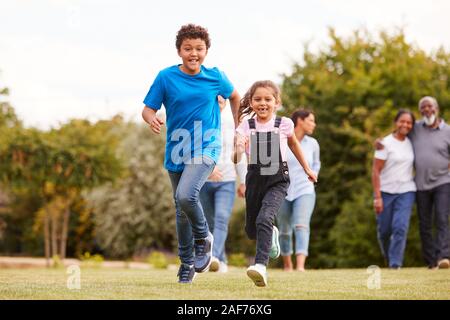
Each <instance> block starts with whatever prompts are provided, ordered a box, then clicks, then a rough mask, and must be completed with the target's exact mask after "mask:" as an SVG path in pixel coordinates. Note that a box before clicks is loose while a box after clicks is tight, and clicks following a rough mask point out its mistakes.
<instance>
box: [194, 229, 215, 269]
mask: <svg viewBox="0 0 450 320" xmlns="http://www.w3.org/2000/svg"><path fill="white" fill-rule="evenodd" d="M213 242H214V237H213V235H212V233H211V232H209V233H208V236H207V237H206V238H204V239H199V240H195V241H194V249H195V257H194V268H195V272H198V273H201V272H205V271H208V270H209V266H210V265H211V257H212V248H213Z"/></svg>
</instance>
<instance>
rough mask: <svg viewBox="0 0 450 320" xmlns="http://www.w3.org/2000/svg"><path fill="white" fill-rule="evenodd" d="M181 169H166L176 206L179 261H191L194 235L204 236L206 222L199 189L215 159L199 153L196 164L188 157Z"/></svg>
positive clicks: (205, 233)
mask: <svg viewBox="0 0 450 320" xmlns="http://www.w3.org/2000/svg"><path fill="white" fill-rule="evenodd" d="M192 162H193V163H192V164H186V165H185V167H184V170H183V171H182V172H171V171H169V177H170V182H171V183H172V191H173V198H174V202H175V210H176V225H177V236H178V255H179V256H180V260H181V262H182V263H186V264H190V265H192V264H193V263H194V253H193V251H194V238H195V239H204V238H206V237H207V236H208V231H209V229H208V223H207V222H206V218H205V215H204V213H203V208H202V205H201V203H200V189H201V188H202V187H203V185H204V184H205V182H206V180H207V179H208V176H209V175H210V174H211V172H212V170H213V169H214V166H215V163H214V160H212V159H211V158H209V157H203V160H202V161H201V163H200V164H197V162H199V161H198V160H197V161H192Z"/></svg>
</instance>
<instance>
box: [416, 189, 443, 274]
mask: <svg viewBox="0 0 450 320" xmlns="http://www.w3.org/2000/svg"><path fill="white" fill-rule="evenodd" d="M417 212H418V214H419V227H420V239H421V242H422V254H423V258H424V259H425V263H426V264H427V265H428V266H429V267H435V266H436V265H437V262H438V261H439V260H441V259H443V258H449V257H450V250H449V228H448V216H449V212H450V183H446V184H443V185H440V186H437V187H435V188H433V189H431V190H427V191H417ZM433 219H434V224H435V226H436V237H434V238H433Z"/></svg>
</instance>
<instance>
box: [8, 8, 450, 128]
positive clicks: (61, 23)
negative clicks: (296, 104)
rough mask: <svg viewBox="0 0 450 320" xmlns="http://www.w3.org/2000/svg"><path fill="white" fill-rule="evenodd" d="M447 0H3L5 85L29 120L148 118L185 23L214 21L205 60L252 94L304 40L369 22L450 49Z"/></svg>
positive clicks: (42, 124)
mask: <svg viewBox="0 0 450 320" xmlns="http://www.w3.org/2000/svg"><path fill="white" fill-rule="evenodd" d="M449 12H450V1H447V0H377V1H373V0H372V1H368V0H359V1H358V0H315V1H304V0H272V1H265V0H239V1H237V0H227V1H220V3H219V1H212V0H209V1H207V0H204V1H198V0H191V1H182V0H176V1H171V0H165V1H148V0H142V1H141V0H129V1H116V0H81V1H75V0H40V1H31V0H2V1H1V2H0V88H1V87H5V86H6V87H8V88H9V89H10V92H11V94H10V97H9V99H8V100H9V101H10V102H11V104H12V105H13V106H14V108H15V109H16V112H17V113H18V115H19V117H20V118H21V119H22V120H23V121H24V122H25V124H26V125H27V126H35V127H39V128H43V129H47V128H49V127H56V126H58V125H59V124H60V123H64V122H66V121H67V120H68V119H69V118H73V117H83V118H89V119H92V120H97V119H100V118H101V119H103V118H109V117H111V116H112V115H114V114H116V113H122V114H123V115H124V116H125V117H126V118H127V119H135V120H137V121H140V113H141V111H142V107H143V104H142V100H143V98H144V96H145V95H146V93H147V91H148V89H149V86H150V84H151V83H152V81H153V79H154V78H155V76H156V74H157V72H158V71H159V70H160V69H163V68H165V67H167V66H170V65H174V64H177V63H179V61H180V58H179V57H178V55H177V52H176V49H175V35H176V33H177V31H178V29H179V28H180V26H181V25H183V24H186V23H195V24H200V25H203V26H205V27H206V28H208V30H209V32H210V36H211V39H212V46H211V49H210V50H209V53H208V56H207V58H206V60H205V63H204V65H205V66H208V67H212V66H217V67H219V68H220V69H222V70H223V71H225V73H226V74H227V75H228V77H229V78H230V80H231V81H232V82H233V84H234V85H235V87H236V89H237V90H238V91H239V92H240V93H241V95H242V94H244V93H245V91H246V90H247V88H248V87H249V86H250V85H251V84H252V83H253V82H254V81H256V80H261V79H272V80H274V81H276V82H279V81H280V79H281V78H280V74H282V73H289V72H290V69H291V66H292V63H293V62H294V61H300V59H301V57H302V52H303V44H304V43H305V42H310V43H311V44H312V45H313V47H316V48H317V47H323V46H325V45H326V44H327V43H328V41H329V40H328V37H327V30H328V27H330V26H331V27H334V28H335V29H336V30H337V33H338V34H339V35H348V34H349V33H350V32H351V31H352V30H355V29H358V28H361V27H366V28H368V29H369V30H370V31H372V32H376V31H377V30H380V29H385V30H388V31H389V30H394V29H395V28H397V27H404V29H405V32H406V35H407V40H408V41H410V42H413V43H415V44H417V45H419V46H420V47H421V48H423V49H425V50H426V51H428V52H430V51H431V50H436V49H437V48H438V47H439V46H444V47H445V48H446V49H447V50H449V49H450V36H449V31H450V19H448V14H449Z"/></svg>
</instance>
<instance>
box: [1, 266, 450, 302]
mask: <svg viewBox="0 0 450 320" xmlns="http://www.w3.org/2000/svg"><path fill="white" fill-rule="evenodd" d="M69 276H70V275H69V274H67V273H66V269H63V268H61V269H38V268H36V269H0V299H165V300H172V299H176V300H178V299H192V300H220V299H231V300H239V299H258V300H259V299H261V300H262V299H269V300H271V299H450V270H449V269H447V270H432V271H431V270H427V269H425V268H408V269H402V270H398V271H393V270H388V269H381V278H380V279H381V281H380V284H381V288H380V289H368V287H367V280H368V278H369V276H370V275H369V274H368V273H367V270H366V269H346V270H344V269H338V270H309V271H307V272H306V273H296V272H291V273H286V272H283V271H281V270H279V269H269V286H268V287H265V288H257V287H256V286H254V284H253V282H251V281H250V279H248V278H247V276H246V274H245V268H232V269H231V270H230V271H229V272H228V273H226V274H218V273H203V274H198V275H197V277H196V279H195V281H194V283H193V284H190V285H180V284H178V283H177V277H176V270H156V269H151V270H137V269H107V268H99V269H83V268H82V269H81V274H80V280H81V282H80V284H81V288H80V289H79V290H69V289H68V288H67V280H68V277H69Z"/></svg>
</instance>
